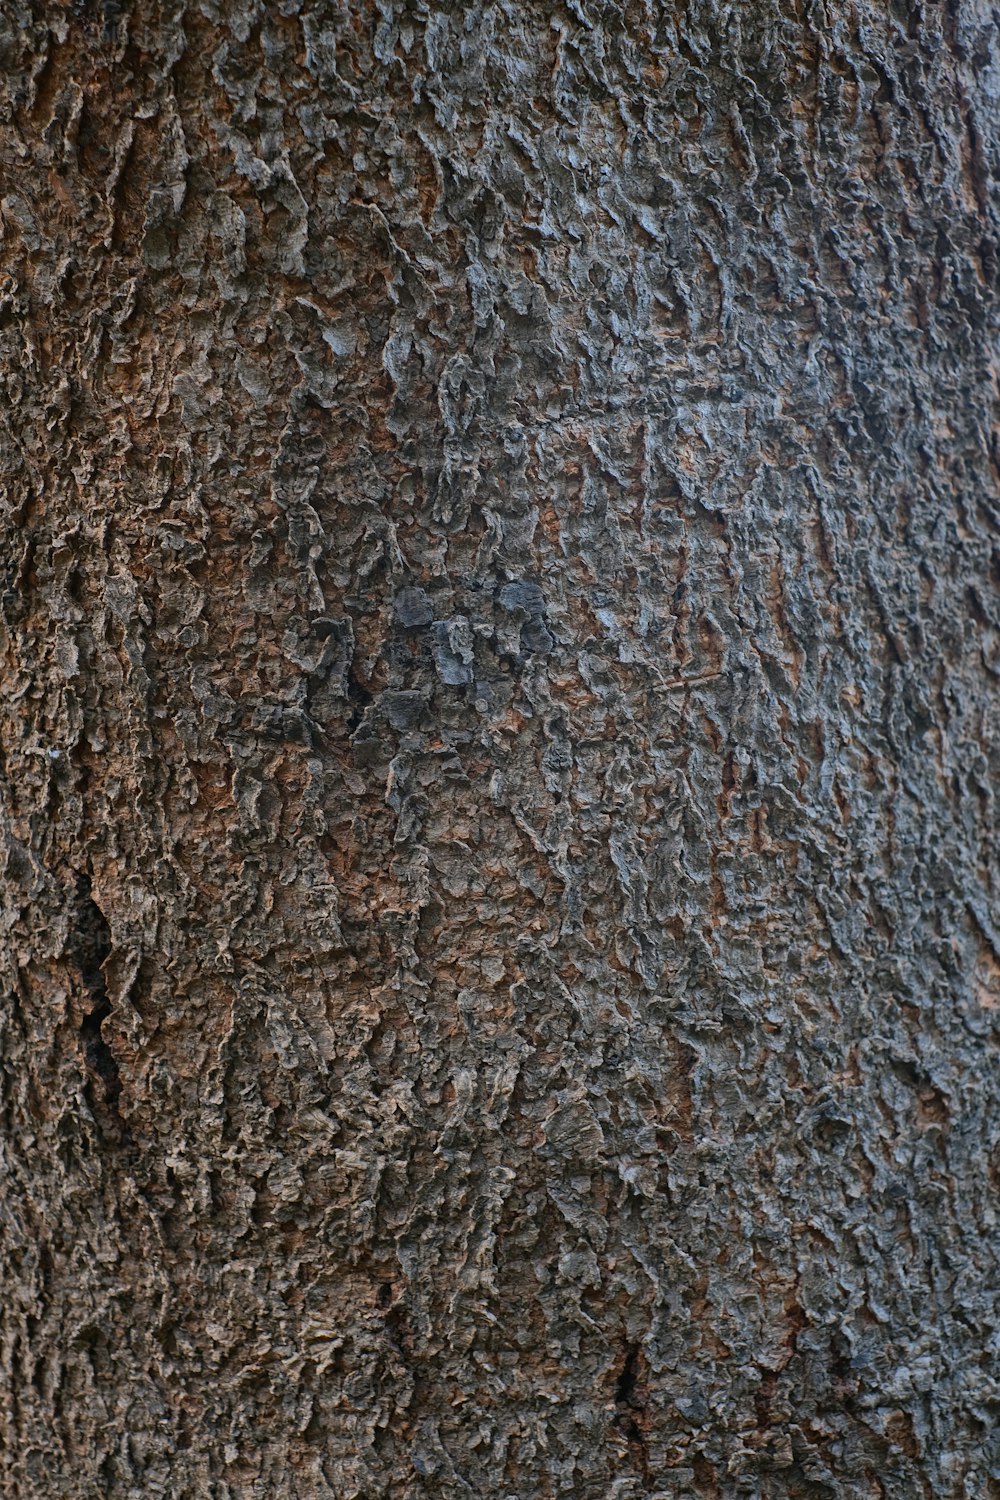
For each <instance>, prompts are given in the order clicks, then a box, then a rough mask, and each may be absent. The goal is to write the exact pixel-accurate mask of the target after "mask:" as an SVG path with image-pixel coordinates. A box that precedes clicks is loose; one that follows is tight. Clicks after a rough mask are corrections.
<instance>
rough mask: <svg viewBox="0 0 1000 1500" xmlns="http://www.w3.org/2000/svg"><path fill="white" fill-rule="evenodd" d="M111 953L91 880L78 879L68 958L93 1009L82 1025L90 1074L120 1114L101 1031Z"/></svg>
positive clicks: (115, 1076) (116, 1082)
mask: <svg viewBox="0 0 1000 1500" xmlns="http://www.w3.org/2000/svg"><path fill="white" fill-rule="evenodd" d="M110 952H111V929H110V928H109V927H108V923H107V919H106V917H105V915H104V913H103V912H102V911H101V909H100V907H99V906H98V905H97V902H96V901H95V900H94V899H93V897H92V896H91V894H90V878H89V876H87V875H78V876H77V907H76V922H75V924H74V928H73V933H72V936H71V938H70V942H69V949H68V956H69V958H70V960H71V962H72V963H73V965H74V966H75V968H76V969H77V970H78V972H79V975H80V980H81V982H82V985H83V988H84V991H85V992H86V994H87V996H88V997H89V1000H90V1009H89V1010H88V1011H87V1012H86V1014H85V1015H84V1017H83V1020H82V1021H81V1022H80V1040H81V1041H82V1043H83V1056H84V1061H85V1062H86V1064H87V1067H88V1068H89V1070H90V1072H91V1073H92V1074H93V1075H94V1076H95V1077H96V1078H97V1079H99V1080H100V1083H101V1086H102V1094H103V1098H104V1102H105V1103H106V1104H107V1106H108V1107H109V1109H110V1110H111V1111H112V1113H114V1114H117V1110H118V1099H119V1096H120V1094H121V1091H122V1084H121V1077H120V1075H119V1071H118V1064H117V1062H116V1061H115V1057H114V1054H113V1052H112V1051H111V1048H110V1047H109V1046H108V1044H107V1042H106V1041H105V1039H104V1037H103V1035H102V1033H101V1027H102V1025H103V1023H104V1022H105V1021H106V1020H107V1018H108V1016H109V1015H110V1014H111V1002H110V1001H109V999H108V990H107V984H106V982H105V978H104V970H103V967H102V966H103V964H104V961H105V959H106V958H107V957H108V955H109V953H110Z"/></svg>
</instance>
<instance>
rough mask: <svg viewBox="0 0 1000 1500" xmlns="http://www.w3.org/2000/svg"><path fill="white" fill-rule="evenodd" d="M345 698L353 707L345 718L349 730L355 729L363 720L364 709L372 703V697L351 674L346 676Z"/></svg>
mask: <svg viewBox="0 0 1000 1500" xmlns="http://www.w3.org/2000/svg"><path fill="white" fill-rule="evenodd" d="M347 696H348V698H349V699H350V701H351V703H352V704H353V705H354V707H353V708H352V709H351V711H350V713H349V714H348V716H347V726H348V728H349V729H357V727H358V725H359V724H360V723H361V720H362V719H363V718H364V714H365V709H366V708H367V707H368V705H369V703H371V701H372V695H371V693H370V692H369V691H368V689H367V688H366V687H364V686H362V684H361V683H360V682H359V681H358V679H357V678H356V677H355V675H354V673H353V672H348V674H347Z"/></svg>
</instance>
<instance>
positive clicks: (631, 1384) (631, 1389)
mask: <svg viewBox="0 0 1000 1500" xmlns="http://www.w3.org/2000/svg"><path fill="white" fill-rule="evenodd" d="M638 1379H639V1351H638V1349H637V1348H636V1347H635V1345H634V1344H631V1345H630V1346H629V1348H628V1350H627V1351H626V1354H625V1363H624V1365H623V1366H622V1370H621V1374H620V1375H619V1376H618V1383H617V1385H616V1386H615V1401H616V1402H617V1404H618V1405H619V1406H632V1405H633V1404H634V1402H633V1397H634V1396H635V1387H636V1382H637V1381H638Z"/></svg>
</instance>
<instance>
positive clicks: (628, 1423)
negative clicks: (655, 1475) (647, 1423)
mask: <svg viewBox="0 0 1000 1500" xmlns="http://www.w3.org/2000/svg"><path fill="white" fill-rule="evenodd" d="M642 1365H643V1359H642V1353H641V1351H640V1349H639V1346H638V1345H637V1344H628V1345H626V1347H625V1360H624V1363H623V1364H622V1367H621V1370H620V1371H619V1373H618V1378H617V1380H616V1382H615V1425H616V1426H617V1428H618V1430H619V1432H620V1433H621V1434H622V1436H623V1437H624V1438H625V1440H626V1442H627V1443H628V1446H629V1452H630V1454H631V1457H632V1461H633V1463H634V1464H635V1466H636V1468H637V1470H638V1471H639V1473H640V1474H642V1475H643V1477H644V1478H648V1477H649V1451H648V1448H647V1444H646V1434H645V1432H644V1430H643V1425H644V1419H645V1415H646V1387H645V1382H644V1379H643V1372H642Z"/></svg>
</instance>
